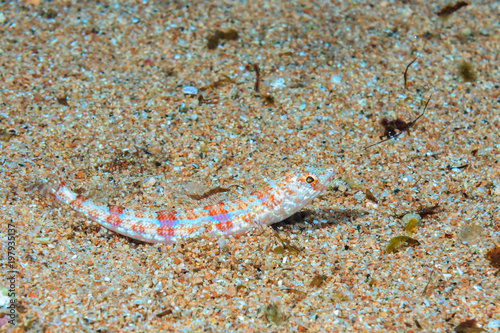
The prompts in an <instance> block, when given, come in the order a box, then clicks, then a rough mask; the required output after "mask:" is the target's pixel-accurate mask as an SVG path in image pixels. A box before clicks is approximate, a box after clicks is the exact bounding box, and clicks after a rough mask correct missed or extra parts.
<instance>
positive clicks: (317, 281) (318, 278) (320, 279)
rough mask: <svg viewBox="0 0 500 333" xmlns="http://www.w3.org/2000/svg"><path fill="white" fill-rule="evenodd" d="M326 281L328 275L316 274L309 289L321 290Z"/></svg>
mask: <svg viewBox="0 0 500 333" xmlns="http://www.w3.org/2000/svg"><path fill="white" fill-rule="evenodd" d="M326 279H327V276H326V275H321V274H316V275H315V276H314V277H313V279H312V280H311V282H310V283H309V287H315V288H320V287H321V286H322V285H323V284H324V283H325V281H326Z"/></svg>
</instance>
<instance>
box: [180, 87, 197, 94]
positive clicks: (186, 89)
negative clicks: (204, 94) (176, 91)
mask: <svg viewBox="0 0 500 333" xmlns="http://www.w3.org/2000/svg"><path fill="white" fill-rule="evenodd" d="M182 93H183V94H184V95H198V89H196V88H195V87H191V86H185V87H184V88H182Z"/></svg>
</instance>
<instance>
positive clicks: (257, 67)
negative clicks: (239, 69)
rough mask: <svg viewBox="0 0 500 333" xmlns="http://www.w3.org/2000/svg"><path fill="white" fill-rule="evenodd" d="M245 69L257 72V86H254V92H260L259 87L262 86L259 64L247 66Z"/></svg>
mask: <svg viewBox="0 0 500 333" xmlns="http://www.w3.org/2000/svg"><path fill="white" fill-rule="evenodd" d="M245 69H246V70H247V71H249V72H250V71H252V70H253V71H254V72H255V85H254V90H255V92H257V93H258V92H259V86H260V68H259V64H252V65H246V66H245Z"/></svg>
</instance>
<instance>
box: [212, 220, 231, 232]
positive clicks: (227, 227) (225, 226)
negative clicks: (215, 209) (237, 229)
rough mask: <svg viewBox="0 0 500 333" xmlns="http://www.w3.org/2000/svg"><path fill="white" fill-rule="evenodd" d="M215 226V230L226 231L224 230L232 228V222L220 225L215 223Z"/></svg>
mask: <svg viewBox="0 0 500 333" xmlns="http://www.w3.org/2000/svg"><path fill="white" fill-rule="evenodd" d="M216 226H217V229H219V230H222V231H226V230H229V229H231V228H232V227H233V222H232V221H226V222H220V223H217V225H216Z"/></svg>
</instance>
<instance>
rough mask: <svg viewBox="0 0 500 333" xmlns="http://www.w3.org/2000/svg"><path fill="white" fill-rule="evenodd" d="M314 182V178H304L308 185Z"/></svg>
mask: <svg viewBox="0 0 500 333" xmlns="http://www.w3.org/2000/svg"><path fill="white" fill-rule="evenodd" d="M315 181H316V179H314V177H311V176H307V178H306V183H308V184H312V183H314V182H315Z"/></svg>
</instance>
